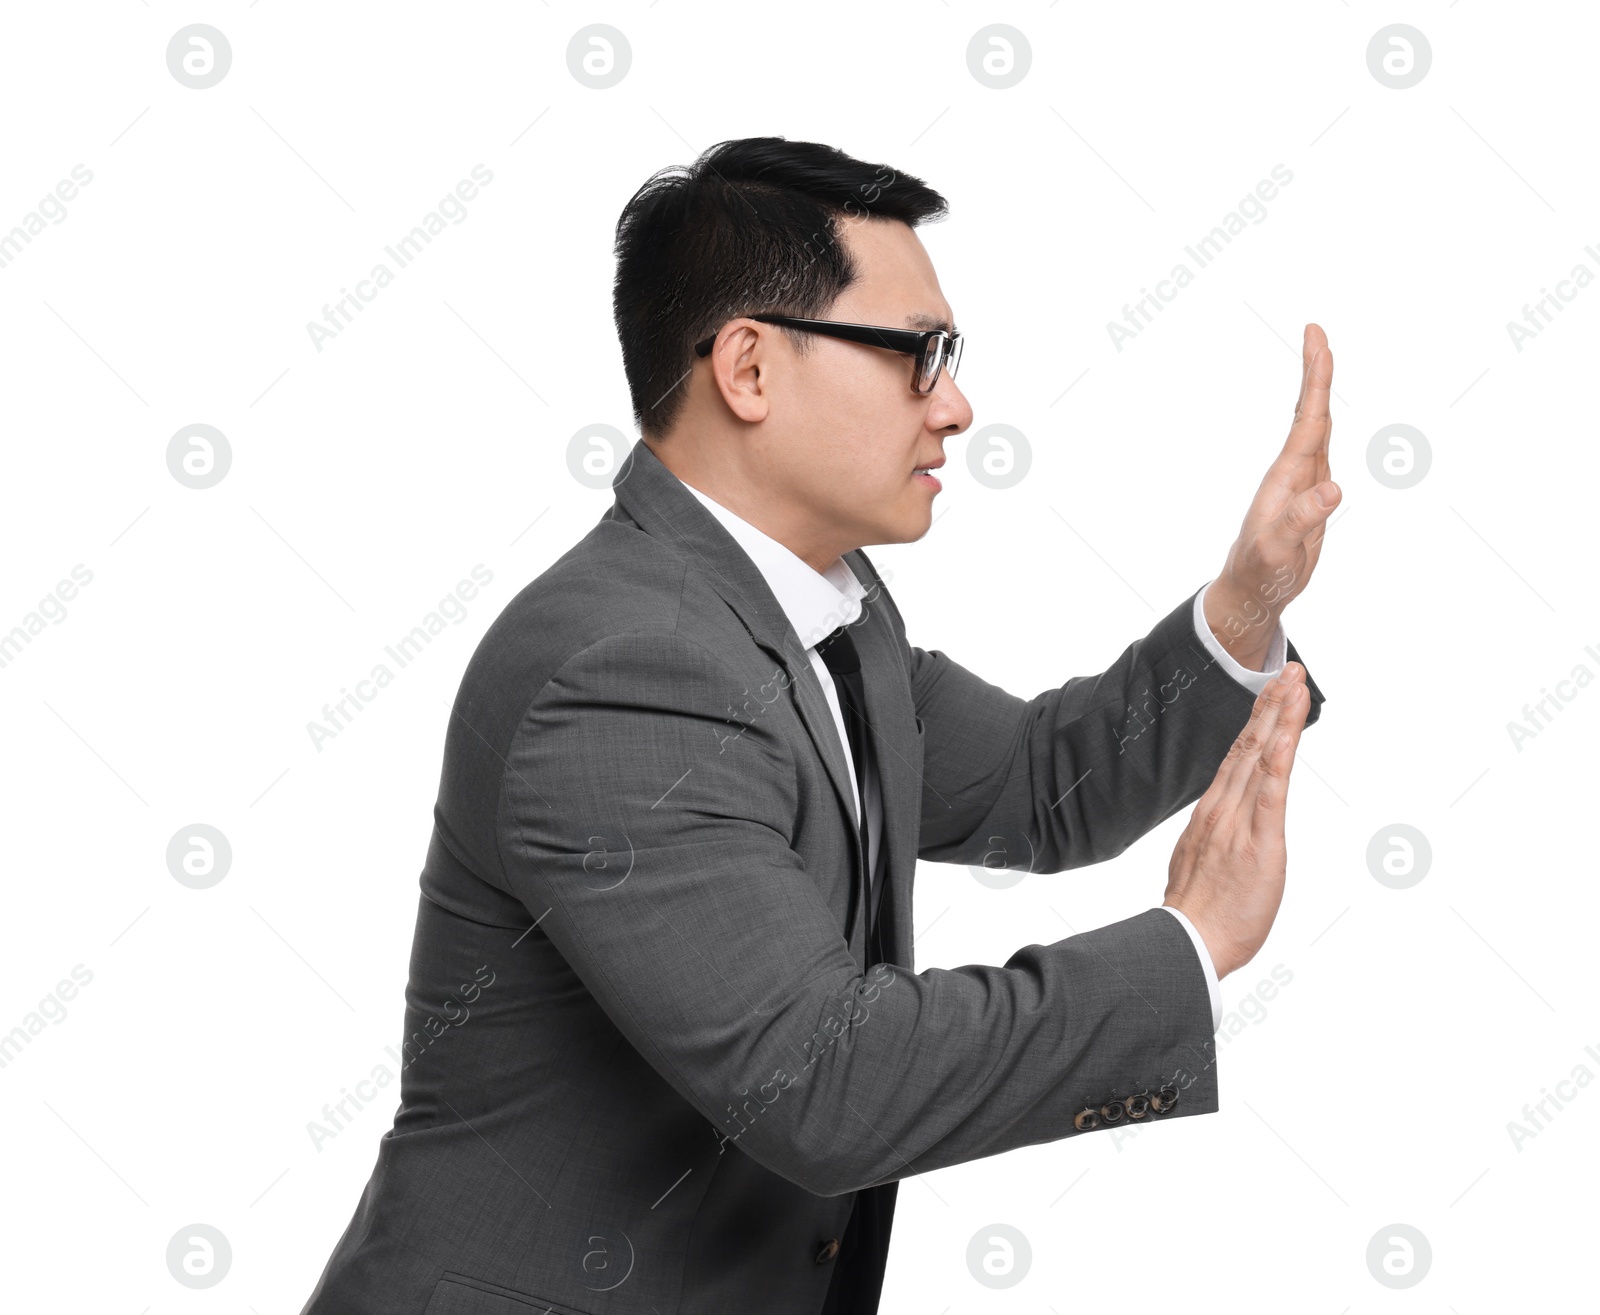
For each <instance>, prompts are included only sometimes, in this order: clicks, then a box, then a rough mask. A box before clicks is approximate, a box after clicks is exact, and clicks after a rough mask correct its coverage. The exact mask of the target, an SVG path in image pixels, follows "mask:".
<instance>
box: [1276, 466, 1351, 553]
mask: <svg viewBox="0 0 1600 1315" xmlns="http://www.w3.org/2000/svg"><path fill="white" fill-rule="evenodd" d="M1343 498H1344V491H1343V490H1342V489H1340V487H1339V486H1338V485H1337V484H1335V483H1334V482H1333V481H1332V480H1331V479H1325V480H1323V481H1322V483H1320V484H1318V485H1317V486H1316V487H1315V488H1310V489H1307V490H1306V491H1305V492H1304V493H1302V494H1300V495H1299V496H1297V497H1296V498H1295V499H1294V501H1292V502H1291V503H1290V504H1289V505H1288V507H1286V508H1285V509H1284V512H1283V514H1282V515H1281V516H1279V517H1278V519H1277V522H1276V523H1275V524H1274V525H1273V527H1272V537H1273V538H1275V539H1277V540H1278V541H1279V542H1282V543H1301V542H1304V540H1305V537H1306V536H1307V535H1308V534H1310V533H1311V531H1313V530H1314V529H1316V528H1317V526H1319V525H1321V524H1323V523H1324V522H1325V521H1326V520H1327V519H1328V517H1329V516H1331V515H1333V513H1334V510H1335V508H1337V507H1338V505H1339V503H1340V502H1341V501H1342V500H1343Z"/></svg>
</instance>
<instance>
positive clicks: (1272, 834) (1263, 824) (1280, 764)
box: [1248, 698, 1311, 848]
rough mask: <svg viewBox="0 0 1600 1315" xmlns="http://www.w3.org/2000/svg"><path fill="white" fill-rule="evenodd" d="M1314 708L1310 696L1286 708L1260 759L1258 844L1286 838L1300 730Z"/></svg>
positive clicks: (1254, 830)
mask: <svg viewBox="0 0 1600 1315" xmlns="http://www.w3.org/2000/svg"><path fill="white" fill-rule="evenodd" d="M1310 710H1311V700H1310V699H1309V698H1306V699H1301V700H1299V701H1298V702H1297V703H1296V704H1295V705H1291V706H1289V707H1286V708H1285V710H1284V713H1283V715H1282V717H1280V718H1279V722H1278V729H1277V731H1276V732H1275V733H1274V735H1273V737H1272V743H1271V744H1270V745H1269V746H1268V747H1267V749H1266V751H1265V752H1264V753H1262V754H1261V755H1260V757H1259V759H1258V760H1257V766H1256V773H1255V780H1254V782H1253V784H1254V787H1255V788H1254V790H1252V791H1251V798H1250V800H1249V808H1250V816H1249V819H1248V821H1249V830H1250V838H1251V840H1252V841H1253V842H1254V843H1255V844H1256V846H1257V847H1258V848H1259V847H1264V846H1266V845H1267V844H1269V843H1271V842H1274V841H1278V840H1281V839H1282V837H1283V818H1284V805H1285V803H1286V802H1287V801H1288V798H1289V774H1290V772H1291V771H1293V769H1294V755H1295V750H1296V749H1297V748H1298V747H1299V745H1300V732H1301V731H1303V730H1305V728H1306V716H1307V714H1308V713H1309V712H1310Z"/></svg>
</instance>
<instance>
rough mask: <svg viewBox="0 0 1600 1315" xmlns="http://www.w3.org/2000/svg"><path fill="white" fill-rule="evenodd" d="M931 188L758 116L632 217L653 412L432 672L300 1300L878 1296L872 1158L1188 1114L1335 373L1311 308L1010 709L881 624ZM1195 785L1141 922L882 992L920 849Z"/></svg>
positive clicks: (891, 1169) (1276, 824) (630, 350)
mask: <svg viewBox="0 0 1600 1315" xmlns="http://www.w3.org/2000/svg"><path fill="white" fill-rule="evenodd" d="M943 211H944V202H943V200H942V198H940V197H939V196H938V195H937V194H936V193H934V192H933V191H931V190H930V189H929V188H928V187H927V186H926V185H925V184H923V183H922V182H920V181H919V180H917V179H913V178H909V177H907V176H905V175H904V174H899V175H895V174H891V173H889V171H887V170H884V169H881V168H878V167H876V166H872V165H867V164H862V163H861V162H859V161H856V160H853V159H851V158H850V157H848V156H846V155H843V154H842V153H840V152H838V151H835V150H833V149H831V148H829V147H826V146H821V145H815V144H811V143H804V142H786V141H783V140H782V139H779V138H758V139H751V140H743V141H734V142H727V143H723V144H722V145H720V146H718V147H715V148H713V149H712V150H710V151H708V152H707V153H706V154H705V155H703V156H702V157H701V159H700V160H699V161H698V162H697V163H696V165H695V166H693V167H692V168H691V169H689V170H687V171H669V172H666V173H663V174H661V175H657V176H656V177H655V178H653V179H651V180H650V182H648V183H647V184H646V185H645V187H644V188H642V189H641V190H640V192H639V193H638V194H636V195H635V196H634V198H633V199H632V200H631V201H630V202H629V204H628V206H627V207H626V209H625V210H624V213H623V215H622V218H621V221H620V223H619V225H618V232H617V255H618V269H617V280H616V288H615V308H616V319H617V325H618V330H619V333H620V336H621V340H622V348H623V360H624V365H625V367H626V370H627V375H628V381H629V385H630V389H631V391H632V395H633V400H634V406H635V409H636V413H637V419H638V420H639V423H640V427H641V433H642V436H641V438H640V440H639V442H638V443H636V444H635V445H634V447H633V449H632V450H631V451H630V452H629V453H628V455H627V458H626V460H625V461H624V462H623V463H622V464H621V466H620V467H619V469H618V471H617V474H616V478H615V480H614V482H613V489H614V492H615V502H614V504H613V505H612V507H611V508H610V509H609V510H608V512H607V513H606V515H605V516H604V517H603V518H602V519H601V521H600V522H599V523H598V524H597V525H596V526H595V527H594V528H593V529H592V530H591V531H590V532H589V534H588V535H587V536H586V537H585V538H584V539H583V540H582V541H581V542H579V543H578V544H576V545H575V546H574V547H573V548H572V549H570V550H569V551H568V552H567V553H566V554H565V555H564V556H562V557H561V558H560V559H559V560H557V561H556V562H555V563H554V564H553V565H552V566H551V567H550V568H549V569H548V570H547V571H545V572H544V574H542V575H541V576H540V577H539V578H538V579H537V580H535V581H534V582H533V583H532V584H530V585H528V586H527V587H526V588H525V589H524V590H523V591H522V592H521V593H520V594H519V595H518V596H517V597H516V598H515V599H514V600H512V602H511V603H510V604H509V605H508V606H507V608H506V609H505V611H504V612H503V613H502V614H501V615H500V617H499V618H498V619H497V620H496V622H495V623H494V625H493V626H491V627H490V629H489V631H488V633H487V634H486V635H485V637H484V639H483V642H482V643H481V644H480V646H479V648H478V650H477V652H476V654H475V655H474V656H473V659H472V661H471V663H470V665H469V667H468V669H467V672H466V675H465V677H464V679H463V681H462V684H461V689H460V693H459V695H458V697H457V700H456V704H455V709H454V716H453V718H452V721H451V725H450V730H449V733H448V736H447V739H446V744H445V758H444V770H443V776H442V780H441V786H440V793H439V800H438V805H437V807H436V808H435V811H434V821H435V827H434V833H433V839H432V843H431V846H430V848H429V851H428V856H427V863H426V866H425V868H424V870H423V873H422V878H421V884H422V897H421V901H420V908H419V912H418V918H417V928H416V937H415V941H414V944H413V949H412V958H411V975H410V983H409V986H408V988H407V995H406V1035H407V1042H406V1055H407V1067H406V1068H405V1071H404V1073H403V1076H402V1082H401V1106H400V1109H399V1111H398V1113H397V1115H396V1118H395V1123H394V1127H393V1129H392V1130H391V1131H390V1132H388V1133H386V1134H385V1135H384V1137H383V1139H382V1142H381V1144H380V1147H379V1154H378V1162H377V1167H376V1169H375V1170H374V1173H373V1175H372V1179H371V1181H370V1182H369V1183H368V1185H367V1188H366V1191H365V1193H364V1195H363V1197H362V1199H361V1201H360V1203H359V1205H358V1206H357V1209H356V1213H355V1216H354V1218H353V1219H352V1221H351V1223H350V1225H349V1227H348V1229H347V1230H346V1232H345V1234H344V1236H343V1237H342V1238H341V1239H340V1241H339V1244H338V1246H337V1248H336V1249H335V1251H334V1253H333V1256H332V1258H331V1259H330V1260H329V1262H328V1265H327V1268H326V1270H325V1272H324V1273H323V1276H322V1279H321V1281H320V1282H319V1283H318V1285H317V1288H316V1291H315V1292H314V1293H313V1294H312V1296H311V1298H310V1300H309V1302H308V1303H307V1305H306V1307H305V1310H306V1311H307V1312H318V1313H320V1312H329V1313H332V1312H339V1313H340V1315H351V1313H352V1312H366V1311H372V1312H379V1311H382V1312H399V1311H416V1312H423V1311H426V1312H427V1313H428V1315H479V1313H489V1312H493V1313H495V1315H511V1313H512V1312H521V1311H542V1310H550V1311H555V1312H565V1313H566V1315H599V1313H600V1312H629V1313H630V1315H631V1313H634V1312H637V1315H651V1313H652V1312H655V1313H656V1315H670V1313H672V1312H677V1313H679V1315H700V1313H702V1312H703V1313H707V1315H712V1313H715V1315H721V1313H722V1312H744V1311H753V1310H762V1311H766V1312H775V1313H778V1315H802V1313H804V1315H817V1312H821V1311H827V1312H833V1313H835V1315H842V1313H843V1312H870V1311H873V1310H875V1309H876V1308H877V1303H878V1296H879V1291H880V1287H881V1283H882V1276H883V1266H884V1259H885V1254H886V1249H887V1245H888V1239H889V1229H890V1223H891V1219H892V1213H893V1205H894V1199H895V1192H896V1188H897V1185H898V1182H899V1180H900V1179H902V1178H905V1177H907V1176H909V1175H912V1174H918V1173H925V1172H927V1171H929V1170H932V1169H939V1168H943V1167H946V1166H949V1165H953V1164H960V1163H962V1162H964V1161H968V1160H972V1159H976V1158H979V1157H982V1156H989V1155H994V1154H997V1153H999V1152H1001V1151H1007V1150H1012V1149H1014V1148H1017V1147H1022V1146H1029V1145H1034V1144H1037V1143H1040V1142H1045V1141H1051V1140H1055V1139H1058V1138H1063V1137H1075V1136H1084V1135H1089V1134H1091V1133H1093V1132H1095V1131H1096V1130H1101V1129H1105V1128H1108V1127H1111V1126H1116V1125H1119V1124H1123V1123H1126V1122H1133V1121H1140V1120H1142V1121H1143V1122H1144V1123H1146V1124H1156V1123H1159V1122H1163V1121H1167V1120H1169V1119H1172V1118H1182V1117H1184V1116H1186V1115H1190V1114H1207V1113H1211V1112H1213V1111H1215V1110H1216V1109H1217V1108H1218V1098H1217V1077H1216V1068H1215V1064H1214V1054H1215V1052H1214V1048H1213V1042H1212V1036H1213V1033H1214V1030H1215V1027H1216V1025H1217V1019H1218V1006H1217V993H1216V979H1217V978H1219V977H1223V976H1226V975H1227V974H1228V973H1229V972H1231V971H1233V970H1234V969H1236V968H1238V967H1240V966H1241V965H1242V964H1244V963H1245V962H1247V961H1248V960H1249V959H1250V958H1251V956H1252V955H1254V954H1255V952H1256V951H1257V950H1258V949H1259V947H1260V945H1261V943H1262V941H1263V940H1264V939H1265V936H1266V934H1267V931H1268V929H1269V928H1270V926H1271V924H1272V921H1273V918H1274V916H1275V914H1276V911H1277V907H1278V903H1279V901H1280V899H1281V897H1282V892H1283V885H1284V868H1285V858H1284V840H1283V806H1284V801H1285V797H1286V790H1287V784H1288V777H1289V771H1290V766H1291V763H1292V759H1293V755H1294V746H1295V744H1296V742H1297V740H1298V736H1299V732H1300V730H1301V728H1302V726H1303V725H1304V724H1305V723H1306V722H1308V721H1311V720H1314V719H1315V717H1316V715H1317V706H1316V705H1317V704H1318V703H1320V701H1321V696H1320V694H1319V693H1317V691H1316V689H1315V687H1314V686H1312V685H1310V682H1309V677H1308V676H1307V675H1306V673H1305V671H1304V668H1303V667H1302V666H1301V665H1300V664H1299V662H1298V659H1297V655H1296V654H1295V652H1294V650H1293V648H1292V647H1290V646H1288V644H1287V640H1286V638H1285V637H1284V634H1283V631H1282V627H1281V624H1280V621H1279V616H1280V614H1281V612H1282V610H1283V607H1284V606H1285V604H1286V603H1287V602H1288V601H1289V599H1290V598H1292V597H1294V596H1295V595H1297V594H1298V593H1299V592H1300V591H1301V590H1303V588H1304V587H1305V584H1306V582H1307V581H1308V580H1309V579H1310V576H1311V573H1312V571H1313V569H1314V568H1315V565H1316V562H1317V558H1318V555H1319V553H1320V549H1321V542H1322V535H1323V528H1324V526H1325V525H1326V522H1327V517H1328V514H1329V512H1330V511H1331V509H1332V507H1333V506H1334V505H1336V503H1337V500H1338V488H1337V486H1336V485H1334V484H1333V483H1332V482H1331V481H1330V480H1329V478H1328V461H1327V442H1328V431H1329V419H1328V409H1327V396H1328V388H1329V384H1330V382H1331V370H1332V363H1331V358H1330V357H1329V354H1328V352H1327V348H1326V343H1325V340H1324V338H1323V335H1322V332H1321V330H1320V329H1316V328H1315V326H1310V327H1308V329H1307V335H1306V349H1305V369H1304V377H1303V379H1302V386H1301V400H1300V405H1299V406H1298V408H1297V412H1296V421H1295V424H1294V427H1293V428H1292V430H1291V432H1290V436H1289V440H1288V443H1287V444H1286V446H1285V448H1284V451H1283V453H1282V455H1280V456H1279V457H1278V459H1277V460H1276V461H1275V462H1274V464H1273V466H1272V468H1271V470H1270V471H1269V472H1268V475H1267V478H1266V479H1265V480H1264V481H1263V483H1262V486H1261V488H1260V490H1259V492H1258V493H1257V495H1256V498H1255V501H1254V503H1253V504H1252V506H1251V508H1250V510H1249V512H1248V514H1247V515H1246V517H1245V521H1244V525H1243V528H1242V530H1241V532H1240V536H1239V539H1238V541H1237V542H1236V543H1235V544H1234V546H1233V548H1232V550H1231V552H1230V553H1229V554H1228V558H1227V560H1226V562H1225V564H1224V566H1223V568H1222V570H1221V572H1220V573H1219V575H1218V576H1217V578H1216V579H1215V580H1213V581H1211V582H1210V584H1209V585H1208V586H1207V587H1206V588H1205V589H1204V590H1203V592H1202V591H1199V590H1197V592H1196V595H1194V596H1191V597H1190V598H1189V599H1186V600H1185V601H1184V602H1182V603H1181V604H1179V605H1178V606H1177V607H1176V608H1174V610H1173V611H1172V612H1171V613H1170V614H1169V615H1168V616H1166V617H1164V618H1163V619H1162V620H1161V621H1159V622H1158V623H1157V624H1156V626H1155V627H1154V629H1152V630H1151V631H1150V633H1149V634H1148V635H1146V636H1145V637H1144V638H1142V639H1140V640H1138V641H1136V642H1135V643H1134V644H1132V645H1130V646H1129V648H1128V649H1127V650H1126V651H1125V652H1124V653H1123V654H1122V655H1121V657H1119V658H1118V659H1117V661H1116V662H1115V663H1113V664H1112V666H1111V667H1110V668H1109V669H1108V670H1106V671H1105V672H1103V673H1101V674H1100V675H1098V676H1093V677H1076V678H1074V679H1071V680H1068V681H1067V682H1066V684H1065V685H1063V686H1061V687H1060V688H1057V689H1051V690H1047V691H1045V692H1044V693H1042V694H1039V695H1038V696H1036V697H1034V698H1032V699H1029V700H1023V699H1021V698H1018V697H1016V696H1014V695H1011V694H1009V693H1006V692H1005V691H1004V690H1001V689H999V688H997V687H996V686H994V685H991V684H988V683H987V682H985V681H983V680H982V679H980V678H979V677H978V676H976V675H974V674H973V673H971V672H970V671H968V670H966V669H965V668H963V667H961V666H960V665H958V664H957V663H956V662H954V661H953V660H952V659H951V658H950V657H948V656H947V655H946V654H944V653H943V652H940V651H937V650H935V651H932V652H928V651H924V650H922V649H920V648H916V647H913V646H912V645H911V644H910V643H909V642H908V640H907V638H906V634H905V627H904V625H903V623H902V620H901V616H900V613H899V610H898V609H897V608H896V607H895V605H894V601H893V599H892V598H891V596H890V595H889V593H888V591H887V589H885V588H884V586H883V582H882V580H881V579H880V578H879V576H878V573H877V572H876V571H875V570H874V568H873V565H872V562H871V561H870V560H869V559H868V557H867V556H866V554H865V553H864V552H862V551H861V546H862V545H863V544H877V543H903V542H910V541H913V540H915V539H918V538H919V537H921V536H922V535H923V534H924V533H926V531H927V529H928V527H929V524H930V522H931V519H932V506H933V502H934V500H935V498H936V497H937V495H938V492H939V487H938V483H937V480H936V478H929V477H928V476H927V475H925V474H922V473H919V472H921V471H926V470H928V469H931V468H937V467H938V466H940V465H941V464H942V463H943V461H944V456H945V454H944V442H945V440H946V439H947V438H948V437H950V436H952V435H955V434H959V433H961V432H962V431H964V430H965V429H966V428H967V427H968V425H969V424H970V423H971V420H972V411H971V408H970V407H969V405H968V403H967V400H966V398H965V397H964V396H963V395H962V394H961V392H960V391H959V389H958V388H957V386H956V383H955V379H954V374H955V367H956V364H957V362H958V360H959V356H958V352H957V351H956V350H955V349H954V343H955V342H957V341H959V339H958V337H957V331H956V330H955V328H954V322H953V319H954V317H953V315H952V312H951V309H950V306H949V304H948V303H947V301H946V299H945V297H944V295H943V293H942V292H941V290H940V288H939V284H938V280H937V279H936V278H935V276H934V272H933V268H932V265H931V263H930V261H929V260H928V257H927V254H926V252H925V251H924V249H923V247H922V244H921V242H920V241H919V240H918V239H917V237H916V234H915V233H914V231H913V229H914V227H915V225H916V224H918V223H920V222H923V221H925V220H927V219H929V218H933V217H936V216H938V215H941V214H942V213H943ZM774 316H781V317H785V318H786V321H788V322H784V323H779V322H777V321H776V320H775V319H774V318H773V317H774ZM792 321H807V323H805V324H796V323H793V322H792ZM840 325H843V326H845V327H843V328H840V327H839V326H840ZM860 325H867V326H875V327H873V328H871V329H870V330H866V331H863V330H860V329H858V328H852V327H850V326H860ZM841 335H842V336H841ZM1280 670H1281V679H1279V678H1275V677H1276V675H1277V673H1278V672H1279V671H1280ZM1257 691H1259V693H1257ZM1230 746H1231V747H1230ZM1219 764H1220V768H1219ZM1208 782H1209V786H1208ZM1202 791H1204V794H1202ZM1197 797H1198V798H1199V800H1200V802H1199V806H1198V807H1197V808H1196V810H1195V814H1194V818H1193V820H1192V821H1191V823H1190V825H1189V828H1188V829H1187V830H1186V831H1185V832H1184V834H1183V836H1182V838H1181V840H1180V841H1179V844H1178V847H1177V850H1176V852H1175V853H1174V856H1173V862H1172V867H1171V874H1170V879H1169V883H1168V887H1167V892H1166V898H1165V906H1164V907H1161V908H1150V909H1147V910H1145V911H1144V912H1142V913H1139V914H1137V915H1135V916H1133V917H1131V918H1128V919H1126V920H1124V921H1121V922H1116V923H1112V924H1111V925H1109V926H1106V927H1101V928H1099V929H1097V930H1094V931H1090V932H1086V933H1084V934H1082V935H1077V936H1071V937H1068V938H1066V939H1064V940H1061V941H1057V942H1055V943H1054V944H1050V945H1037V944H1033V945H1028V946H1026V947H1024V948H1022V949H1020V950H1018V951H1017V952H1016V953H1015V954H1014V955H1013V956H1012V957H1011V958H1010V960H1008V962H1007V963H1006V964H1005V965H1004V966H1003V967H995V966H991V965H982V964H979V965H972V966H968V967H964V968H959V969H954V970H944V969H929V970H927V971H924V972H922V973H917V972H915V971H914V969H913V966H912V925H913V924H912V878H913V875H914V871H915V864H916V860H917V859H918V858H922V859H927V860H932V861H936V862H947V863H965V864H974V865H976V864H987V865H989V866H1005V867H1012V868H1021V869H1026V870H1028V871H1030V872H1034V873H1051V872H1058V871H1061V870H1063V869H1066V868H1072V867H1079V866H1082V865H1084V864H1088V863H1094V862H1099V861H1101V860H1103V859H1107V858H1110V857H1112V856H1113V855H1115V854H1118V853H1120V852H1121V851H1122V850H1123V849H1125V848H1126V847H1127V846H1128V845H1129V844H1131V843H1132V842H1133V841H1134V840H1135V839H1137V838H1138V837H1139V836H1140V835H1142V834H1144V833H1145V832H1146V831H1148V830H1149V829H1150V828H1152V827H1153V826H1155V825H1157V824H1158V823H1159V822H1161V821H1162V820H1163V819H1165V818H1167V817H1169V816H1171V815H1172V814H1173V813H1174V812H1175V811H1176V810H1177V809H1179V808H1181V807H1183V806H1184V805H1185V804H1188V803H1190V802H1192V801H1194V800H1195V799H1196V798H1197ZM863 822H864V825H863Z"/></svg>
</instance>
